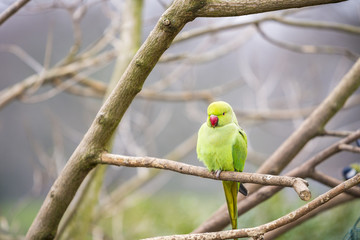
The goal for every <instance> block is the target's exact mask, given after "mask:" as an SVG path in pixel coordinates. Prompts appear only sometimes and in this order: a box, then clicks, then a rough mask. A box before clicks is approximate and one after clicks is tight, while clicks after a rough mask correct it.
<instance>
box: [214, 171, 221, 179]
mask: <svg viewBox="0 0 360 240" xmlns="http://www.w3.org/2000/svg"><path fill="white" fill-rule="evenodd" d="M215 173H216V178H220V173H221V170H220V169H219V170H216V172H215Z"/></svg>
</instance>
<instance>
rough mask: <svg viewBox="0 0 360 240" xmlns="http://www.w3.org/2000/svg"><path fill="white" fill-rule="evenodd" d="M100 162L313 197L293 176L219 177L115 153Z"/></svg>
mask: <svg viewBox="0 0 360 240" xmlns="http://www.w3.org/2000/svg"><path fill="white" fill-rule="evenodd" d="M100 163H101V164H110V165H116V166H126V167H146V168H158V169H166V170H171V171H174V172H178V173H182V174H188V175H193V176H199V177H203V178H210V179H214V180H224V181H236V182H242V183H256V184H261V185H275V186H283V187H293V188H294V190H295V191H296V192H297V193H298V195H299V197H300V198H301V199H302V200H305V201H308V200H310V198H311V193H310V190H309V189H308V187H307V186H308V183H307V182H306V181H305V180H303V179H301V178H293V177H287V176H272V175H267V174H258V173H245V172H229V171H223V172H221V174H220V176H219V178H217V177H216V174H215V172H209V171H208V170H207V169H206V168H204V167H197V166H192V165H189V164H185V163H180V162H175V161H171V160H167V159H161V158H154V157H131V156H122V155H115V154H110V153H103V154H101V157H100Z"/></svg>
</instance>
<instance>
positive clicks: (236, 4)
mask: <svg viewBox="0 0 360 240" xmlns="http://www.w3.org/2000/svg"><path fill="white" fill-rule="evenodd" d="M342 1H344V0H309V1H289V0H267V1H251V2H249V1H248V0H230V1H229V0H227V1H224V0H206V1H205V2H206V4H205V5H204V7H203V8H200V9H199V10H198V11H197V12H196V16H197V17H231V16H240V15H248V14H253V13H260V12H269V11H276V10H283V9H289V8H300V7H308V6H314V5H320V4H327V3H337V2H342Z"/></svg>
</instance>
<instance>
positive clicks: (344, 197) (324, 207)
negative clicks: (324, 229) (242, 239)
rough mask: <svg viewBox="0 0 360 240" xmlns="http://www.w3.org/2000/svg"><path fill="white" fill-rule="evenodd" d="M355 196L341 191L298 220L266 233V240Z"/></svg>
mask: <svg viewBox="0 0 360 240" xmlns="http://www.w3.org/2000/svg"><path fill="white" fill-rule="evenodd" d="M351 189H352V188H350V189H348V190H347V191H350V190H351ZM354 199H355V198H354V197H352V196H350V195H348V194H346V193H341V194H340V195H338V196H336V197H335V198H333V199H332V200H331V201H329V202H327V203H325V204H324V205H322V206H320V207H318V208H317V209H315V210H313V211H311V212H309V213H308V214H306V215H304V216H302V217H301V218H299V219H298V220H296V221H294V222H292V223H289V224H287V225H284V226H282V227H280V228H277V229H275V230H273V231H271V232H268V233H266V234H265V239H266V240H271V239H276V237H278V236H280V235H281V234H284V233H285V232H287V231H289V230H291V229H293V228H295V227H298V226H299V225H300V224H302V223H303V222H305V221H307V220H309V219H311V218H313V217H315V216H317V215H318V214H320V213H322V212H324V211H327V210H329V209H331V208H333V207H336V206H339V205H341V204H344V203H347V202H350V201H352V200H354Z"/></svg>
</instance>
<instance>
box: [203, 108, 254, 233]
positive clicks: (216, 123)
mask: <svg viewBox="0 0 360 240" xmlns="http://www.w3.org/2000/svg"><path fill="white" fill-rule="evenodd" d="M207 114H208V117H207V121H206V122H205V123H204V124H203V125H202V126H201V127H200V130H199V133H198V140H197V147H196V151H197V156H198V159H199V160H200V161H202V162H204V164H205V166H206V167H207V168H208V169H209V171H216V172H217V176H219V174H220V172H221V171H237V172H241V171H243V169H244V164H245V160H246V155H247V137H246V134H245V132H244V130H243V129H242V128H241V127H240V126H239V124H238V121H237V119H236V116H235V113H234V111H233V110H232V108H231V106H230V105H229V104H228V103H226V102H223V101H219V102H213V103H211V104H210V105H209V107H208V109H207ZM223 188H224V192H225V198H226V203H227V207H228V211H229V215H230V220H231V225H232V228H233V229H237V216H238V213H237V193H238V191H239V190H240V192H241V193H243V194H244V195H247V191H246V188H245V187H244V186H243V185H242V184H240V183H238V182H232V181H223Z"/></svg>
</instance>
